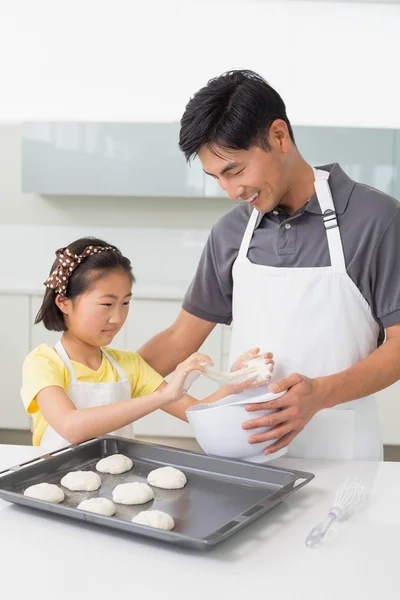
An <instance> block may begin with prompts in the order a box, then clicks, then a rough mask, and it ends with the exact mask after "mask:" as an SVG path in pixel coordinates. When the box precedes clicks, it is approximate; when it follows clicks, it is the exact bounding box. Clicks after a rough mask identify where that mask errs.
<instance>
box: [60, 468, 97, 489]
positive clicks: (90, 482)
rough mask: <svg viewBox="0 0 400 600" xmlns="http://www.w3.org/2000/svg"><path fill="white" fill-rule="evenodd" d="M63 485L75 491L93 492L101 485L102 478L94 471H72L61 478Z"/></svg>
mask: <svg viewBox="0 0 400 600" xmlns="http://www.w3.org/2000/svg"><path fill="white" fill-rule="evenodd" d="M61 485H63V486H64V487H66V488H68V489H69V490H72V491H73V492H93V491H94V490H98V489H99V487H100V486H101V479H100V477H99V475H97V473H95V472H94V471H71V472H70V473H67V474H66V475H65V476H64V477H63V478H62V479H61Z"/></svg>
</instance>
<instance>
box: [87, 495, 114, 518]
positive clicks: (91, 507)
mask: <svg viewBox="0 0 400 600" xmlns="http://www.w3.org/2000/svg"><path fill="white" fill-rule="evenodd" d="M78 509H79V510H86V511H88V512H91V513H96V514H98V515H105V516H106V517H112V516H113V515H115V505H114V503H113V502H111V500H107V498H89V500H83V501H82V502H81V503H80V504H78Z"/></svg>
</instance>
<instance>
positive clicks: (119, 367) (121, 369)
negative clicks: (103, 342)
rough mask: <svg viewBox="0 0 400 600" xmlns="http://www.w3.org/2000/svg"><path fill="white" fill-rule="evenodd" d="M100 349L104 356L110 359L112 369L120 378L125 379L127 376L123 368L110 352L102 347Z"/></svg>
mask: <svg viewBox="0 0 400 600" xmlns="http://www.w3.org/2000/svg"><path fill="white" fill-rule="evenodd" d="M101 351H102V352H103V354H104V356H105V357H106V358H107V359H108V360H109V361H110V363H111V364H112V366H113V367H114V369H115V370H116V371H117V373H118V375H119V378H120V380H121V381H125V380H127V376H126V375H125V372H124V370H123V368H122V367H121V366H120V365H119V364H118V363H117V361H116V360H115V359H114V358H113V357H112V356H111V355H110V354H108V352H106V350H104V348H102V349H101Z"/></svg>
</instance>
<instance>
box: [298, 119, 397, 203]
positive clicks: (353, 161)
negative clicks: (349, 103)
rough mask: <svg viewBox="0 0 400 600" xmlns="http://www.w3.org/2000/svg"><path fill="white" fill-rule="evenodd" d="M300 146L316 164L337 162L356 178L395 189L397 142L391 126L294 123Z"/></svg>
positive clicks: (376, 186)
mask: <svg viewBox="0 0 400 600" xmlns="http://www.w3.org/2000/svg"><path fill="white" fill-rule="evenodd" d="M293 129H294V136H295V139H296V144H297V147H298V148H299V151H300V152H301V154H302V155H303V156H304V158H305V159H306V161H307V162H309V163H310V164H311V165H313V166H318V165H326V164H329V163H334V162H337V163H339V164H340V166H341V167H342V169H343V170H344V171H345V172H346V173H347V175H349V177H351V178H352V179H355V180H356V181H358V182H360V183H366V184H367V185H371V186H372V187H374V188H377V189H378V190H381V191H382V192H386V193H387V194H392V195H393V194H394V193H395V183H396V170H395V165H394V142H395V135H396V132H395V131H394V130H390V129H361V128H360V129H357V128H355V127H294V128H293Z"/></svg>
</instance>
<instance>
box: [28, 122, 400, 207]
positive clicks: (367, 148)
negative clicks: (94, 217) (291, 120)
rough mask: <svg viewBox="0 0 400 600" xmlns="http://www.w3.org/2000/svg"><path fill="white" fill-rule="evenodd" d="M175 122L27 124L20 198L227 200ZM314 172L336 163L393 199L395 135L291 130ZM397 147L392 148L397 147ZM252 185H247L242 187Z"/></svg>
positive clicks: (396, 187)
mask: <svg viewBox="0 0 400 600" xmlns="http://www.w3.org/2000/svg"><path fill="white" fill-rule="evenodd" d="M179 127H180V125H179V123H84V122H82V123H67V122H65V123H55V122H52V123H51V122H35V123H25V124H24V125H23V128H22V131H23V134H22V191H23V192H35V193H39V194H47V195H80V196H82V195H90V196H138V197H141V198H145V197H155V196H158V197H174V198H178V197H183V198H190V197H193V198H202V197H211V198H215V197H218V196H223V197H226V192H224V191H223V190H222V189H221V187H220V185H219V183H218V181H217V180H215V179H214V178H212V177H210V176H208V175H206V174H205V173H204V172H203V169H202V166H201V163H200V161H199V159H197V158H196V159H195V160H194V161H193V162H192V163H191V164H190V165H188V164H187V163H186V161H185V158H184V156H183V154H182V152H181V151H180V150H179V147H178V140H179ZM294 133H295V138H296V144H297V146H298V148H299V150H300V152H301V153H302V155H303V156H304V158H305V159H306V160H307V161H308V162H309V163H310V164H312V165H314V166H316V165H323V164H328V163H334V162H338V163H340V165H341V166H342V168H343V169H344V171H345V172H346V173H347V174H348V175H349V176H350V177H351V178H352V179H355V180H356V181H359V182H361V183H366V184H368V185H371V186H373V187H375V188H377V189H380V190H382V191H384V192H387V193H389V194H393V195H395V196H396V195H397V197H398V196H399V191H400V172H399V171H400V165H399V169H397V170H396V161H397V162H399V156H400V137H399V135H400V134H399V132H398V131H395V130H390V129H366V128H355V127H300V126H299V127H294ZM396 140H397V145H396ZM242 181H243V183H244V185H250V186H252V185H255V184H254V183H252V181H251V179H250V180H246V173H244V175H243V180H242V179H240V182H242Z"/></svg>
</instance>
